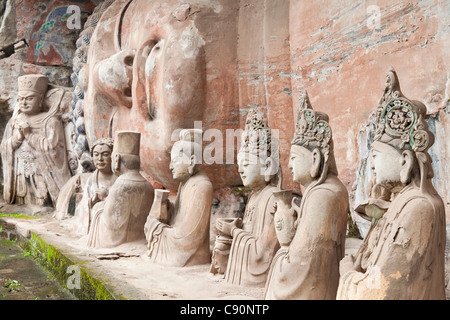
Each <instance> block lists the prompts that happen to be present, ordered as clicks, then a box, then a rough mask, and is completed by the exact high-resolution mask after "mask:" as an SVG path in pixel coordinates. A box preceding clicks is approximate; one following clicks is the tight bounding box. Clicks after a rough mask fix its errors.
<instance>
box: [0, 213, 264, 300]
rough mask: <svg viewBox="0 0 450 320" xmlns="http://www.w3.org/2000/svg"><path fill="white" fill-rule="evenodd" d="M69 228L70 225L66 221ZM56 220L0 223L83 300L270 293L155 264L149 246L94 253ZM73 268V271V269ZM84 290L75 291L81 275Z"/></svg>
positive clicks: (204, 268) (201, 270) (202, 268)
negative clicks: (76, 273) (77, 276)
mask: <svg viewBox="0 0 450 320" xmlns="http://www.w3.org/2000/svg"><path fill="white" fill-rule="evenodd" d="M63 222H64V221H63ZM63 222H59V221H57V220H56V219H54V218H53V217H52V215H51V214H43V215H38V216H34V217H32V219H21V218H20V217H7V216H4V217H0V224H1V225H3V226H4V228H3V229H4V230H8V232H6V233H5V234H8V235H9V234H16V235H17V241H18V242H20V244H21V246H22V248H24V250H25V251H28V252H30V254H31V255H32V256H33V257H34V258H35V259H36V260H38V261H39V262H40V263H41V264H42V265H43V266H44V267H45V268H46V269H47V270H49V271H50V272H51V273H52V274H53V275H54V276H55V277H56V278H57V279H58V280H59V281H60V282H61V283H62V284H63V285H64V287H65V288H67V289H68V290H69V291H70V292H71V293H72V294H73V295H74V296H75V297H76V298H77V299H80V300H112V299H113V300H261V299H263V296H264V288H246V287H240V286H235V285H230V284H227V283H225V282H224V281H223V279H221V278H219V277H217V276H213V275H212V274H210V273H209V267H210V266H209V264H208V265H199V266H192V267H185V268H176V267H164V266H159V265H155V264H152V263H151V262H149V261H148V258H147V257H146V255H145V252H146V245H145V243H144V242H138V243H132V244H127V245H124V246H120V247H118V248H114V249H101V250H100V249H88V248H86V247H85V246H84V243H85V239H84V238H82V237H81V238H77V237H74V236H71V235H70V232H68V230H67V229H66V228H65V227H64V226H63V225H64V223H63ZM69 267H70V268H69ZM75 269H76V270H77V272H78V274H79V289H77V288H73V289H69V288H68V284H69V285H71V286H73V284H74V277H75V272H74V271H73V270H75Z"/></svg>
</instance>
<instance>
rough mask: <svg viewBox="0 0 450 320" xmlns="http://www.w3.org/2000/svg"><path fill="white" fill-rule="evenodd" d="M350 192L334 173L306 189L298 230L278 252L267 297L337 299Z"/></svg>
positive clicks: (271, 272)
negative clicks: (348, 192)
mask: <svg viewBox="0 0 450 320" xmlns="http://www.w3.org/2000/svg"><path fill="white" fill-rule="evenodd" d="M347 213H348V194H347V191H346V189H345V186H344V185H343V184H342V183H341V182H340V181H339V180H338V179H337V177H336V176H334V175H329V176H328V178H327V179H326V180H325V181H324V182H323V183H321V184H319V185H316V186H312V187H311V188H310V189H309V190H308V189H307V190H306V191H305V194H304V196H303V198H302V202H301V205H300V212H299V213H298V218H297V230H296V233H295V236H294V238H293V239H292V242H291V243H290V245H289V247H282V248H281V249H280V250H279V251H278V252H277V254H276V255H275V257H274V259H273V262H272V265H271V268H270V273H269V277H268V279H267V284H266V293H265V299H277V300H288V299H292V300H334V299H335V298H336V292H337V288H338V285H339V261H340V260H341V259H342V258H343V257H344V251H345V235H346V228H347Z"/></svg>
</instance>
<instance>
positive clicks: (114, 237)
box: [88, 131, 154, 248]
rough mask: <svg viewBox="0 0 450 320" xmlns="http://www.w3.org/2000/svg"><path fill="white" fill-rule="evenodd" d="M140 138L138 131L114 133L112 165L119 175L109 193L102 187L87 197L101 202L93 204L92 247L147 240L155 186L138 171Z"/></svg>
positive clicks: (110, 246) (89, 241)
mask: <svg viewBox="0 0 450 320" xmlns="http://www.w3.org/2000/svg"><path fill="white" fill-rule="evenodd" d="M140 139H141V135H140V133H139V132H134V131H116V133H115V138H114V147H113V153H112V160H111V161H112V164H111V165H112V170H113V172H114V173H115V174H116V175H117V176H118V177H117V179H116V180H115V182H114V184H113V185H112V187H110V188H109V191H108V192H106V191H105V188H99V189H97V190H96V192H95V194H94V195H93V197H92V198H90V199H88V200H89V201H90V202H91V204H92V203H93V202H95V201H97V200H98V201H100V202H98V203H97V204H95V205H94V206H93V209H92V212H91V216H90V226H89V234H88V246H90V247H95V248H112V247H116V246H119V245H121V244H124V243H127V242H133V241H140V240H145V234H144V227H143V226H144V224H145V220H146V219H147V215H148V212H149V211H150V208H151V206H152V204H153V197H154V195H153V193H154V192H153V186H152V185H151V184H150V183H149V182H148V181H147V180H146V179H145V178H144V177H143V176H142V175H141V174H140V173H139V168H140V155H139V149H140ZM95 150H98V151H100V149H97V148H96V149H94V151H95ZM97 165H98V164H97ZM105 165H106V163H105ZM106 180H109V179H106Z"/></svg>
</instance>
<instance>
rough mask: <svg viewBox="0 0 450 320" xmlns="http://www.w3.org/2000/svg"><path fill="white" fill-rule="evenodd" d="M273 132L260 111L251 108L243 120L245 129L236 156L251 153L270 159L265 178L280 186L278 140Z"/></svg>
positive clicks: (259, 157)
mask: <svg viewBox="0 0 450 320" xmlns="http://www.w3.org/2000/svg"><path fill="white" fill-rule="evenodd" d="M275 133H276V132H275V131H274V130H272V129H271V128H270V127H269V124H268V121H267V119H266V117H265V116H264V113H263V112H262V111H258V110H257V109H253V110H251V111H250V112H249V113H248V114H247V119H246V121H245V129H244V132H243V133H242V136H241V147H240V149H239V154H238V157H242V156H244V157H246V155H253V156H256V157H257V158H258V159H262V160H266V159H267V158H270V159H272V161H273V166H272V171H271V172H270V173H268V176H267V177H268V178H267V179H271V183H272V184H276V185H278V186H281V183H282V174H281V168H280V151H279V141H278V139H277V137H276V136H275ZM249 159H250V158H249ZM269 177H270V178H269Z"/></svg>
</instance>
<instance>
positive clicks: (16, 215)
mask: <svg viewBox="0 0 450 320" xmlns="http://www.w3.org/2000/svg"><path fill="white" fill-rule="evenodd" d="M0 218H17V219H25V220H31V219H36V218H37V216H27V215H26V214H21V213H1V212H0Z"/></svg>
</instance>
